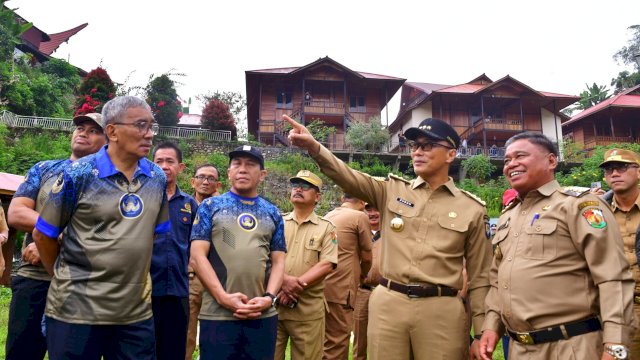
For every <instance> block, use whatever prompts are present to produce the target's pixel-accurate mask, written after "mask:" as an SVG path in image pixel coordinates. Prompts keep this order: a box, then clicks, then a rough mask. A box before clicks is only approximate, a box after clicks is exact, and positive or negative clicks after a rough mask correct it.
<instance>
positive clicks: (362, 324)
mask: <svg viewBox="0 0 640 360" xmlns="http://www.w3.org/2000/svg"><path fill="white" fill-rule="evenodd" d="M370 296H371V290H367V289H362V288H359V289H358V294H357V295H356V307H355V309H353V360H366V359H367V324H368V323H369V297H370Z"/></svg>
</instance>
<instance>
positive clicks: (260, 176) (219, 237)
mask: <svg viewBox="0 0 640 360" xmlns="http://www.w3.org/2000/svg"><path fill="white" fill-rule="evenodd" d="M266 175H267V172H266V170H264V158H263V157H262V153H261V152H260V150H258V149H256V148H255V147H253V146H249V145H243V146H240V147H238V148H237V149H235V150H234V151H232V152H230V153H229V169H228V170H227V176H228V178H229V184H230V185H231V189H230V190H229V191H228V192H226V193H225V194H222V195H220V196H216V197H210V198H207V199H206V200H204V201H203V202H202V203H201V204H200V207H199V208H198V213H197V214H196V219H195V220H194V221H193V227H192V230H191V264H192V266H193V269H194V271H195V273H196V275H197V276H198V278H199V279H200V281H201V282H202V285H203V286H204V288H205V290H206V291H205V292H204V294H203V296H202V307H201V309H200V316H199V319H200V358H201V359H203V360H212V359H273V356H274V352H275V344H276V331H277V327H278V312H277V311H276V309H275V308H274V306H273V305H274V304H275V299H276V295H275V294H277V293H278V290H279V289H280V287H281V285H282V279H283V276H284V258H285V252H286V245H285V240H284V222H283V220H282V215H281V214H280V211H279V210H278V208H276V207H275V206H274V205H273V204H271V203H270V202H268V201H266V200H265V199H263V198H261V197H260V196H259V195H258V185H260V182H262V181H263V180H264V178H265V176H266Z"/></svg>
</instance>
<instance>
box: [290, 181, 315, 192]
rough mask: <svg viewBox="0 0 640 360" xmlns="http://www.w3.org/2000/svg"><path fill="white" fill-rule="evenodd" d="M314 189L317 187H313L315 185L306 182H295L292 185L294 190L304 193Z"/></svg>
mask: <svg viewBox="0 0 640 360" xmlns="http://www.w3.org/2000/svg"><path fill="white" fill-rule="evenodd" d="M314 187H315V186H313V185H311V184H309V183H306V182H294V183H291V188H292V189H302V190H303V191H307V190H309V189H312V188H314Z"/></svg>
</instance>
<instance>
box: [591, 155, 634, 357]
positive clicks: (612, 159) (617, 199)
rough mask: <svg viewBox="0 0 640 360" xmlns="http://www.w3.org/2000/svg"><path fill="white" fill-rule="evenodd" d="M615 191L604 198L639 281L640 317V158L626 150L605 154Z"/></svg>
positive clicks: (606, 175) (609, 180)
mask: <svg viewBox="0 0 640 360" xmlns="http://www.w3.org/2000/svg"><path fill="white" fill-rule="evenodd" d="M600 167H601V168H602V169H603V170H604V178H605V180H606V181H607V184H608V185H609V188H611V191H609V192H607V193H606V194H605V195H604V199H605V201H607V203H608V204H610V205H611V211H613V215H614V217H615V219H616V223H617V224H618V227H619V228H620V233H621V234H622V240H623V242H624V254H625V255H626V257H627V261H628V262H629V265H630V267H631V274H632V275H633V279H634V280H635V281H636V286H635V294H634V295H635V296H634V298H633V299H634V304H633V312H634V313H635V315H636V317H639V316H640V284H639V282H640V269H639V268H638V259H637V257H636V246H637V245H638V238H639V237H640V231H639V230H640V227H639V226H640V189H638V182H639V181H640V168H639V167H640V156H638V154H637V153H635V152H633V151H630V150H624V149H611V150H609V151H607V152H606V153H605V154H604V161H603V162H602V164H600ZM629 350H630V352H631V354H630V355H631V356H630V359H634V360H636V359H640V331H636V333H635V336H634V337H633V339H632V342H631V347H630V349H629Z"/></svg>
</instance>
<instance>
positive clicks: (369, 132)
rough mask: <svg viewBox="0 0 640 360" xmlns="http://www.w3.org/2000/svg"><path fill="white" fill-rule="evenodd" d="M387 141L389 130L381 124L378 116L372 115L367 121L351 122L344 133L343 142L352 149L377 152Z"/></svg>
mask: <svg viewBox="0 0 640 360" xmlns="http://www.w3.org/2000/svg"><path fill="white" fill-rule="evenodd" d="M388 141H389V131H387V129H386V128H385V127H383V126H382V124H381V122H380V117H379V116H372V117H370V118H369V122H355V123H353V124H351V126H350V127H349V129H348V130H347V134H346V135H345V142H346V143H347V145H350V146H351V147H352V148H353V149H354V150H360V151H372V152H378V151H380V149H381V147H382V146H383V145H384V144H386V143H387V142H388Z"/></svg>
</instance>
